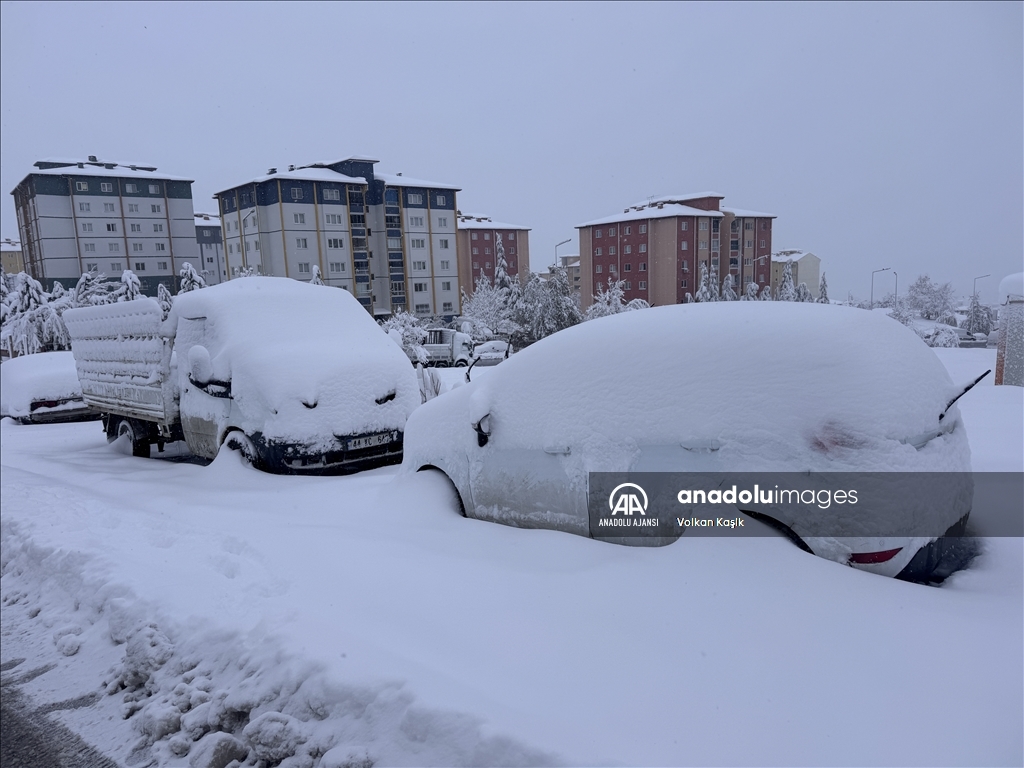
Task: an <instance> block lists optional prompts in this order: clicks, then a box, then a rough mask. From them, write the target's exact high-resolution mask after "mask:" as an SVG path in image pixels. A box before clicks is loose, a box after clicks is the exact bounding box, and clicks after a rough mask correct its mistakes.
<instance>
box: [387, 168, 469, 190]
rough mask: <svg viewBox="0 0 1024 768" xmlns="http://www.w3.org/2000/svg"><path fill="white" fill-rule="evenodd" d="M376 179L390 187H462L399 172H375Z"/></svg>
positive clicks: (455, 188)
mask: <svg viewBox="0 0 1024 768" xmlns="http://www.w3.org/2000/svg"><path fill="white" fill-rule="evenodd" d="M373 177H374V178H375V179H380V180H381V181H383V182H384V183H385V184H387V185H388V186H389V187H424V188H426V189H451V190H454V191H456V192H459V191H460V190H461V189H462V187H456V186H455V185H454V184H445V183H443V182H440V181H426V180H424V179H413V178H411V177H409V176H402V175H399V174H397V173H378V172H377V171H374V172H373Z"/></svg>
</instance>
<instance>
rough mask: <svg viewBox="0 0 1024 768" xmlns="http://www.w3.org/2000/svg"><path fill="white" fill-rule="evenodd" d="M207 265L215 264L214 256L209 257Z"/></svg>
mask: <svg viewBox="0 0 1024 768" xmlns="http://www.w3.org/2000/svg"><path fill="white" fill-rule="evenodd" d="M206 263H207V264H213V257H212V256H207V257H206Z"/></svg>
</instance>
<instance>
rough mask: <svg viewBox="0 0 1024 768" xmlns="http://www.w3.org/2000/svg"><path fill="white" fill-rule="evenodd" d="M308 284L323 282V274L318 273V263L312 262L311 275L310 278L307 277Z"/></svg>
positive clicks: (320, 283)
mask: <svg viewBox="0 0 1024 768" xmlns="http://www.w3.org/2000/svg"><path fill="white" fill-rule="evenodd" d="M309 284H310V285H323V284H324V278H323V275H321V274H320V265H319V264H314V265H313V276H312V277H311V278H309Z"/></svg>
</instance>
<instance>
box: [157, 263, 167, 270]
mask: <svg viewBox="0 0 1024 768" xmlns="http://www.w3.org/2000/svg"><path fill="white" fill-rule="evenodd" d="M156 268H157V269H163V270H166V269H167V262H166V261H158V262H157V263H156Z"/></svg>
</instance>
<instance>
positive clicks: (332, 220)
mask: <svg viewBox="0 0 1024 768" xmlns="http://www.w3.org/2000/svg"><path fill="white" fill-rule="evenodd" d="M335 192H337V190H335ZM327 223H328V224H344V223H345V220H344V219H343V218H341V214H340V213H328V214H327Z"/></svg>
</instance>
